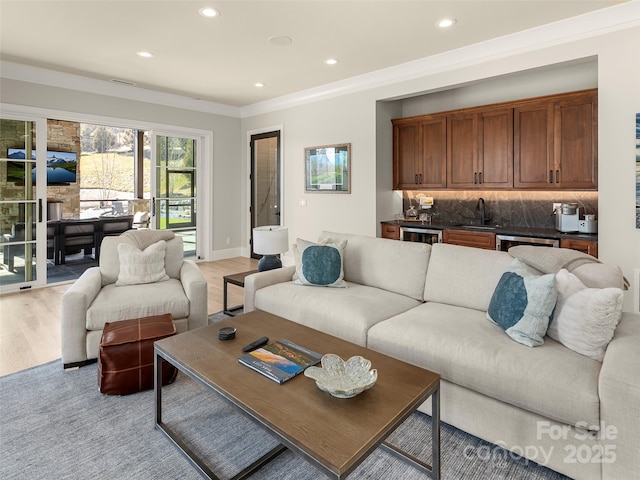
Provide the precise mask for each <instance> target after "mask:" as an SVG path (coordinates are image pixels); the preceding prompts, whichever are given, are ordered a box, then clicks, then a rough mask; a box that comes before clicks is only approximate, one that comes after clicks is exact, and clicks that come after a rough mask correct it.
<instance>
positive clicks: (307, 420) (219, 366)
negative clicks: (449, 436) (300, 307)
mask: <svg viewBox="0 0 640 480" xmlns="http://www.w3.org/2000/svg"><path fill="white" fill-rule="evenodd" d="M228 326H233V327H236V328H237V333H236V338H235V339H233V340H226V341H221V340H218V329H219V328H221V327H228ZM262 336H268V337H269V338H270V341H271V342H273V341H275V340H278V339H281V338H286V339H288V340H291V341H293V342H295V343H297V344H299V345H302V346H304V347H307V348H309V349H311V350H315V351H316V352H320V353H335V354H337V355H340V356H341V357H342V358H344V359H347V358H349V357H351V356H354V355H362V356H363V357H365V358H367V359H369V360H371V363H372V366H373V368H376V369H377V370H378V381H377V383H376V385H375V386H374V387H373V388H372V389H370V390H367V391H365V392H363V393H361V394H360V395H358V396H356V397H353V398H351V399H339V398H334V397H332V396H330V395H329V394H327V393H325V392H322V391H321V390H320V389H318V387H317V386H316V384H315V382H314V381H313V380H312V379H310V378H307V377H305V376H304V375H299V376H297V377H295V378H293V379H291V380H289V381H288V382H286V383H284V384H282V385H279V384H277V383H276V382H274V381H272V380H269V379H268V378H266V377H264V376H263V375H260V374H259V373H257V372H255V371H253V370H251V369H250V368H247V367H246V366H244V365H241V364H240V363H239V362H238V357H240V355H241V354H242V351H241V349H242V347H243V346H244V345H247V344H248V343H250V342H252V341H253V340H255V339H256V338H259V337H262ZM161 358H164V359H165V360H167V361H168V362H169V363H171V364H173V365H175V366H176V367H177V368H178V369H179V370H180V371H182V372H184V373H185V374H187V375H188V376H190V377H191V378H193V379H195V380H197V381H199V382H201V383H202V384H203V385H204V386H206V387H207V388H208V389H210V390H212V391H214V392H216V393H218V394H219V395H220V396H222V397H223V398H225V399H227V400H228V401H229V402H231V403H232V404H233V405H235V406H236V407H238V408H239V409H240V410H242V411H244V412H245V413H248V414H249V415H248V416H249V418H251V419H252V420H253V421H255V422H256V423H257V424H259V425H260V426H261V427H262V428H264V429H266V430H267V431H268V432H269V433H270V434H271V435H273V436H274V437H275V438H276V439H277V440H278V441H279V442H280V445H279V446H278V447H276V448H274V449H273V450H271V451H270V452H269V453H267V454H266V455H264V456H263V457H261V458H260V459H259V460H257V461H255V462H254V463H252V464H251V465H249V466H248V467H246V468H245V469H244V470H242V471H241V472H239V473H238V474H237V475H236V476H234V477H233V478H234V479H241V478H246V477H247V476H249V475H250V474H251V473H253V472H255V471H256V470H258V469H259V468H260V467H262V466H263V465H265V464H266V463H268V462H269V461H270V460H272V459H273V458H275V457H276V456H277V455H279V454H280V453H281V452H282V451H283V450H285V449H286V448H288V449H289V450H292V451H293V452H295V453H297V454H299V455H301V456H302V457H303V458H304V459H305V460H307V461H308V462H309V463H311V464H312V465H314V466H315V467H317V468H318V469H319V470H321V471H322V472H323V473H325V474H326V475H327V476H328V477H330V478H336V479H342V478H346V477H347V475H349V474H350V473H351V472H353V470H355V468H356V467H357V466H358V465H359V464H360V463H362V462H363V461H364V460H365V459H366V458H367V457H368V456H369V455H370V454H371V453H372V452H373V451H374V450H375V449H376V448H378V447H379V446H380V447H382V448H384V449H386V450H388V451H390V452H391V453H393V454H394V455H396V456H399V457H400V458H402V459H403V460H406V461H408V462H410V463H411V464H413V465H414V466H415V467H416V468H418V469H420V470H421V471H423V472H424V473H427V474H429V475H430V476H431V477H432V478H436V479H439V478H440V401H439V387H440V376H439V375H438V374H436V373H433V372H430V371H428V370H424V369H422V368H418V367H416V366H413V365H410V364H408V363H405V362H402V361H399V360H396V359H394V358H391V357H388V356H386V355H382V354H380V353H377V352H374V351H373V350H369V349H366V348H363V347H360V346H358V345H355V344H352V343H349V342H346V341H344V340H341V339H339V338H336V337H333V336H330V335H327V334H324V333H322V332H319V331H317V330H313V329H311V328H308V327H305V326H303V325H299V324H297V323H294V322H290V321H288V320H285V319H283V318H281V317H278V316H275V315H271V314H269V313H265V312H261V311H254V312H251V313H248V314H245V315H240V316H238V317H235V318H233V319H228V320H225V321H223V322H219V323H216V324H214V325H209V326H206V327H202V328H199V329H196V330H191V331H188V332H184V333H181V334H179V335H176V336H173V337H170V338H166V339H163V340H159V341H157V342H156V343H155V423H156V428H158V429H159V430H161V431H162V432H164V433H165V434H166V435H167V437H169V438H170V439H171V441H173V443H174V444H175V445H176V446H177V447H178V448H179V449H180V450H181V451H182V453H183V454H184V455H185V456H186V457H187V458H188V459H189V460H190V461H191V463H192V464H193V465H194V467H196V468H197V469H198V470H199V471H200V473H201V474H202V475H204V476H206V477H208V478H212V479H217V478H218V477H216V475H215V474H214V473H213V472H212V470H211V469H210V468H209V467H208V466H207V465H206V464H205V463H204V462H203V461H202V460H201V459H199V458H197V457H196V455H195V454H194V452H193V451H192V450H191V449H190V448H189V447H188V446H187V445H186V444H185V443H184V442H183V441H182V440H181V439H180V438H178V436H177V435H176V434H175V432H174V431H172V429H171V428H170V427H169V426H168V425H167V424H165V423H163V422H162V379H161V373H162V370H161V368H159V365H160V364H161V362H160V360H161ZM257 392H259V395H257V394H256V393H257ZM429 397H431V399H432V438H431V441H432V452H433V460H432V465H431V466H429V465H427V464H426V463H424V462H422V461H421V460H419V459H417V458H415V457H413V456H411V455H409V454H407V453H405V452H404V451H402V450H400V449H399V448H397V447H395V446H393V445H390V444H389V443H387V442H385V440H386V438H387V437H388V436H389V435H390V434H391V433H392V432H393V431H394V430H395V429H396V428H397V427H398V426H400V424H402V422H403V421H404V420H406V419H407V418H408V417H409V416H410V415H411V414H412V413H413V412H414V411H415V410H416V409H417V408H418V406H420V405H421V404H422V403H423V402H424V401H426V400H427V399H428V398H429Z"/></svg>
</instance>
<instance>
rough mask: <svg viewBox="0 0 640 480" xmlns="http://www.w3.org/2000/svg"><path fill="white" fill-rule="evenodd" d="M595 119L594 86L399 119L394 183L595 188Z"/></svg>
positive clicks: (411, 186) (399, 186)
mask: <svg viewBox="0 0 640 480" xmlns="http://www.w3.org/2000/svg"><path fill="white" fill-rule="evenodd" d="M597 118H598V112H597V90H595V89H594V90H585V91H581V92H573V93H566V94H559V95H551V96H548V97H539V98H535V99H527V100H520V101H517V102H508V103H502V104H499V105H489V106H485V107H477V108H469V109H463V110H456V111H450V112H443V113H439V114H433V115H425V116H419V117H411V118H405V119H397V120H393V131H394V159H393V160H394V177H393V178H394V186H393V188H394V189H421V188H422V189H425V188H451V189H473V188H478V189H482V188H485V189H537V190H555V189H565V190H574V189H580V190H597V188H598V178H597V177H598V171H597V168H598V158H597V152H598V146H597V133H598V125H597ZM445 121H446V125H445V123H444V122H445Z"/></svg>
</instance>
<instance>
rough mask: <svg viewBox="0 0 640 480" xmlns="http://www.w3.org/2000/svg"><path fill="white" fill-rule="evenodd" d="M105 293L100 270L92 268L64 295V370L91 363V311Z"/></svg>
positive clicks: (62, 321)
mask: <svg viewBox="0 0 640 480" xmlns="http://www.w3.org/2000/svg"><path fill="white" fill-rule="evenodd" d="M101 289H102V275H101V274H100V267H91V268H88V269H87V270H85V272H84V273H83V274H82V275H81V276H80V278H78V279H77V280H76V281H75V283H74V284H73V285H71V287H70V288H69V289H68V290H67V291H66V292H64V294H63V295H62V300H61V303H62V312H61V319H60V328H61V330H60V333H61V342H62V364H63V366H70V365H72V364H74V363H79V362H84V361H85V360H86V359H87V344H86V336H87V310H88V309H89V307H90V306H91V303H93V300H94V299H95V298H96V297H97V296H98V293H99V292H100V290H101Z"/></svg>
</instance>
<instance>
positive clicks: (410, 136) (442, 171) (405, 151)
mask: <svg viewBox="0 0 640 480" xmlns="http://www.w3.org/2000/svg"><path fill="white" fill-rule="evenodd" d="M393 133H394V137H393V138H394V142H393V144H394V156H393V165H394V174H393V188H394V189H396V190H400V189H420V188H444V187H446V185H447V176H446V158H447V157H446V154H447V122H446V117H445V116H439V117H433V118H432V117H429V118H427V119H419V120H414V121H402V120H401V121H397V122H394V125H393Z"/></svg>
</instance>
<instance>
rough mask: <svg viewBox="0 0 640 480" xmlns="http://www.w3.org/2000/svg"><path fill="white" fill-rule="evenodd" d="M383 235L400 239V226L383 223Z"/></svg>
mask: <svg viewBox="0 0 640 480" xmlns="http://www.w3.org/2000/svg"><path fill="white" fill-rule="evenodd" d="M381 234H382V235H381V236H382V238H390V239H391V240H400V226H399V225H389V224H388V223H383V224H381Z"/></svg>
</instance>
